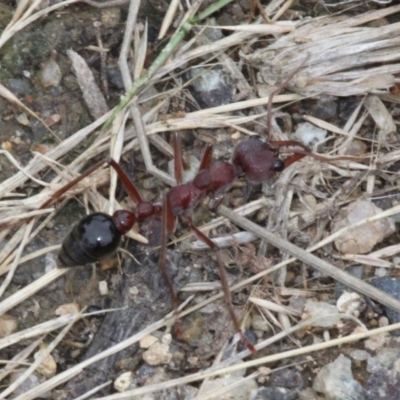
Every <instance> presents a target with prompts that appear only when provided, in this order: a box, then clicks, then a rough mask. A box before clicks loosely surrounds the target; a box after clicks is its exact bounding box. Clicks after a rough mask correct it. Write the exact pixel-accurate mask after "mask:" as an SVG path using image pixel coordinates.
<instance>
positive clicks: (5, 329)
mask: <svg viewBox="0 0 400 400" xmlns="http://www.w3.org/2000/svg"><path fill="white" fill-rule="evenodd" d="M17 329H18V319H17V318H16V317H14V316H13V315H11V314H3V315H1V316H0V338H3V337H6V336H10V335H11V334H12V333H14V332H16V330H17Z"/></svg>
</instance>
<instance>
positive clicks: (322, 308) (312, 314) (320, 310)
mask: <svg viewBox="0 0 400 400" xmlns="http://www.w3.org/2000/svg"><path fill="white" fill-rule="evenodd" d="M330 314H336V315H330ZM337 314H339V310H338V308H337V307H336V306H333V305H332V304H328V303H325V302H322V301H319V302H317V301H312V300H307V301H306V304H305V306H304V312H303V315H302V321H307V320H309V319H312V318H320V319H319V320H317V321H315V322H312V323H310V326H319V327H322V328H332V327H334V326H336V325H337V324H338V323H339V322H340V316H339V315H337ZM325 316H327V317H326V318H323V317H325Z"/></svg>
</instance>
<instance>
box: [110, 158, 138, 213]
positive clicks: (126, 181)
mask: <svg viewBox="0 0 400 400" xmlns="http://www.w3.org/2000/svg"><path fill="white" fill-rule="evenodd" d="M106 163H107V164H108V165H109V166H110V167H111V168H114V170H115V172H116V173H117V175H118V178H119V179H120V180H121V182H122V184H123V185H124V188H125V190H126V191H127V192H128V194H129V197H130V198H131V199H132V200H133V201H134V203H135V204H136V205H138V204H139V203H141V202H143V200H142V196H141V195H140V193H139V191H138V190H137V189H136V186H135V185H134V184H133V183H132V181H131V180H130V178H129V177H128V175H127V174H126V172H125V171H124V170H123V169H122V168H121V166H120V165H119V164H118V163H117V162H116V161H115V160H113V159H112V158H107V160H106Z"/></svg>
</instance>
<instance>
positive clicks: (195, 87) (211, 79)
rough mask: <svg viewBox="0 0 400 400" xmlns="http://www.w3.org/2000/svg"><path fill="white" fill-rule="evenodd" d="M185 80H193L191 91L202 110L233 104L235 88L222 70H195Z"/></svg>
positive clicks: (198, 68)
mask: <svg viewBox="0 0 400 400" xmlns="http://www.w3.org/2000/svg"><path fill="white" fill-rule="evenodd" d="M185 78H186V80H187V81H190V80H192V82H191V85H190V86H189V90H190V93H191V94H192V96H193V97H194V99H195V100H196V102H197V104H198V106H199V107H200V108H202V109H206V108H211V107H217V106H221V105H224V104H229V103H231V101H232V98H233V92H234V86H233V85H232V82H231V80H230V78H229V76H228V75H227V74H225V72H224V71H223V69H222V68H220V67H216V68H212V69H209V68H203V67H197V68H193V69H191V70H190V71H189V72H188V73H187V74H186V76H185Z"/></svg>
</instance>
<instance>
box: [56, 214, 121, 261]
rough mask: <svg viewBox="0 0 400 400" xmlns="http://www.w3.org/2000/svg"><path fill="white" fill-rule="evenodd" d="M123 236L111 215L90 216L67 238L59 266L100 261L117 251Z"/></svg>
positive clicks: (61, 251)
mask: <svg viewBox="0 0 400 400" xmlns="http://www.w3.org/2000/svg"><path fill="white" fill-rule="evenodd" d="M121 236H122V235H121V233H120V232H119V230H118V228H117V226H116V225H115V223H114V221H113V218H112V217H111V216H110V215H108V214H104V213H99V212H98V213H93V214H90V215H88V216H86V217H85V218H83V219H81V220H80V221H79V222H78V223H77V224H76V225H75V226H74V227H73V228H72V230H71V232H70V233H69V235H68V236H67V237H66V238H65V240H64V242H63V243H62V246H61V250H60V253H59V254H58V266H59V267H75V266H79V265H85V264H89V263H94V262H96V261H100V260H102V259H103V258H106V257H108V256H110V255H111V254H112V253H114V252H115V251H116V250H117V248H118V246H119V243H120V240H121Z"/></svg>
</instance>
